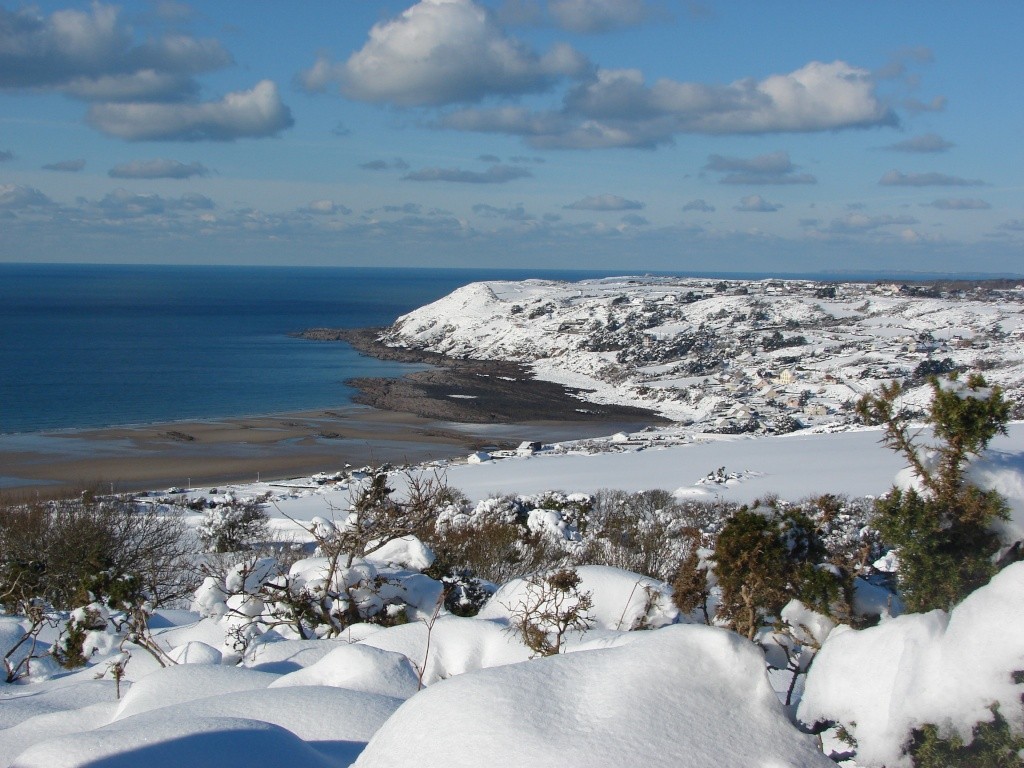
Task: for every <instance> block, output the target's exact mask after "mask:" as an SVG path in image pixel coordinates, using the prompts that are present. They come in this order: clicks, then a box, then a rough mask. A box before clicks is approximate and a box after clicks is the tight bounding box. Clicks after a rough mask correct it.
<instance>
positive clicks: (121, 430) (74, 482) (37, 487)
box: [0, 337, 664, 494]
mask: <svg viewBox="0 0 1024 768" xmlns="http://www.w3.org/2000/svg"><path fill="white" fill-rule="evenodd" d="M325 343H328V342H326V341H325ZM372 346H373V345H371V344H367V343H365V337H364V343H363V344H362V345H361V351H363V352H364V353H373V352H379V353H382V354H385V353H384V351H383V350H380V349H376V350H375V349H373V348H372ZM430 363H431V364H432V365H433V366H434V367H432V368H431V370H429V371H423V372H418V373H415V374H410V375H409V376H407V377H404V378H402V379H360V380H358V381H355V382H352V383H354V384H355V385H356V386H357V387H358V388H359V390H360V395H359V396H358V397H357V398H356V401H357V402H361V403H362V404H359V405H344V406H341V407H338V408H329V409H319V410H314V411H303V412H296V413H283V414H271V415H260V416H250V417H233V418H224V419H207V420H191V421H181V422H166V423H159V424H141V425H128V426H119V427H111V428H105V429H87V430H69V431H57V432H45V433H28V434H8V435H0V491H2V492H5V493H11V494H22V493H26V492H27V493H35V492H40V493H43V492H46V493H60V492H68V491H74V490H78V489H81V488H84V487H89V486H96V485H99V486H101V487H103V488H107V486H110V487H111V488H112V489H113V490H115V491H136V490H147V489H159V488H166V487H181V488H187V487H188V486H190V485H191V486H202V485H205V486H209V485H215V484H225V483H231V482H252V481H254V480H257V479H261V480H264V481H266V480H274V479H286V478H292V477H298V476H304V475H310V474H315V473H317V472H328V473H331V472H337V471H339V470H342V469H344V468H345V467H346V466H352V467H363V466H368V465H380V464H385V463H387V464H392V465H404V464H416V463H421V462H427V461H432V460H437V459H458V458H461V457H464V456H467V455H468V454H469V453H471V452H473V451H477V450H481V449H487V448H514V447H516V446H517V445H518V444H519V443H520V442H522V441H525V440H529V441H540V442H556V441H565V440H573V439H582V438H587V437H599V436H604V435H609V434H613V433H615V432H618V431H633V430H638V429H642V428H643V427H644V426H647V425H649V424H655V423H662V422H663V421H664V420H662V419H660V418H658V417H657V416H656V415H654V414H652V413H650V412H648V411H643V410H641V409H635V408H621V407H604V406H601V407H597V406H593V405H592V404H587V403H583V402H582V401H581V400H580V399H579V398H578V397H577V396H576V394H575V393H573V392H571V391H568V390H565V389H563V388H562V387H560V386H558V385H555V384H551V383H549V382H542V381H537V380H535V379H532V378H531V377H530V376H529V375H528V373H527V372H526V371H525V370H524V369H522V368H519V367H518V366H516V367H512V366H510V365H509V364H506V363H490V362H480V361H464V360H462V361H448V360H445V359H442V358H438V357H436V356H435V357H432V358H431V359H430Z"/></svg>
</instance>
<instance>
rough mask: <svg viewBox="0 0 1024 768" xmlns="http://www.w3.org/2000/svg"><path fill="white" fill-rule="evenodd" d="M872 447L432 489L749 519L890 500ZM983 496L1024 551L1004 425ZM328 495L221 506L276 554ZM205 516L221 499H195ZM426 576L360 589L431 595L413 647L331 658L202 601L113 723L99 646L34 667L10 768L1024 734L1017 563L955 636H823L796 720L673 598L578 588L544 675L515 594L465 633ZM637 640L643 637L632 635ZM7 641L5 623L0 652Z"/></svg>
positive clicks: (758, 751) (569, 460)
mask: <svg viewBox="0 0 1024 768" xmlns="http://www.w3.org/2000/svg"><path fill="white" fill-rule="evenodd" d="M879 437H880V433H879V432H878V431H877V430H861V431H853V432H846V433H842V434H794V435H787V436H782V437H762V438H749V437H736V436H733V437H722V436H715V437H711V438H707V439H700V438H694V436H693V435H692V434H690V433H686V434H685V435H680V434H675V433H673V432H671V431H668V432H666V433H664V434H661V435H659V434H657V433H655V434H651V433H645V434H643V435H625V436H624V435H619V436H615V437H614V438H609V439H608V440H607V441H604V444H603V445H600V442H601V441H597V442H595V441H587V442H584V443H580V444H569V445H565V446H559V447H557V448H550V447H549V448H548V449H547V450H544V451H542V452H540V453H538V454H536V455H532V456H519V457H509V458H505V459H501V460H490V461H482V462H479V463H461V462H460V463H456V464H452V465H450V466H447V467H434V468H429V469H428V471H431V472H433V471H435V470H436V471H440V472H443V473H444V475H445V477H446V478H447V481H448V482H449V483H450V484H451V485H453V486H454V487H457V488H459V489H461V490H462V491H464V492H465V493H466V495H467V496H468V497H469V498H470V500H481V499H484V498H486V497H488V496H489V495H491V494H493V493H495V492H502V491H515V492H518V493H530V492H535V491H541V490H550V489H561V490H562V491H564V492H566V493H572V492H577V491H581V492H593V491H596V490H598V489H600V488H621V489H626V490H630V489H633V490H641V489H651V488H662V489H666V490H670V491H673V492H674V493H675V494H676V495H677V496H678V497H680V498H705V499H715V498H722V499H725V500H732V501H744V502H746V501H752V500H753V499H754V498H755V497H759V496H761V497H763V496H765V495H766V494H770V493H778V494H780V495H782V496H784V497H786V498H791V499H799V498H801V497H804V496H808V495H811V494H819V493H823V492H832V493H842V494H851V495H865V494H879V493H883V492H884V491H886V489H887V488H888V487H889V486H890V485H891V483H892V482H893V481H894V479H895V477H896V475H897V473H898V472H899V471H900V470H901V469H902V462H901V461H900V460H899V459H898V458H897V457H896V456H895V455H894V454H893V453H892V452H890V451H888V450H886V449H885V448H883V447H882V446H881V445H880V444H879ZM660 442H664V443H667V445H665V446H659V443H660ZM598 448H601V450H598ZM720 467H724V468H725V472H724V473H718V474H717V475H716V473H715V472H714V470H717V469H718V468H720ZM972 472H973V477H974V478H975V479H976V480H978V481H979V482H982V483H984V484H986V485H988V486H992V487H996V488H998V489H999V490H1000V491H1001V492H1002V493H1004V494H1005V495H1006V496H1007V497H1008V499H1009V500H1010V503H1011V507H1012V509H1013V512H1014V517H1015V519H1014V524H1015V530H1014V531H1013V533H1014V534H1017V535H1024V424H1021V423H1014V424H1011V425H1010V429H1009V435H1008V436H1005V437H1000V438H997V440H995V441H994V442H993V444H992V447H991V450H990V451H989V452H988V453H987V454H986V456H985V457H984V458H983V460H981V461H979V462H977V463H976V465H975V466H974V468H973V469H972ZM709 475H710V476H711V477H710V478H709ZM716 477H717V480H716V479H715V478H716ZM323 480H324V478H299V479H297V480H295V481H292V482H290V483H285V484H278V485H265V484H264V485H248V486H234V487H221V488H218V489H217V494H219V495H221V496H227V495H230V496H232V497H235V498H244V497H247V496H255V495H262V494H266V493H269V494H270V496H269V503H270V506H269V509H270V510H271V514H272V517H273V522H274V524H275V526H276V527H277V528H278V530H279V531H280V532H292V533H301V532H304V531H306V530H307V529H308V528H310V527H312V524H314V523H315V522H316V518H331V517H332V515H336V514H337V513H338V512H339V511H341V510H344V509H345V508H346V505H347V503H348V499H349V496H348V490H347V488H346V487H345V484H344V483H332V482H323ZM202 494H210V489H202V490H194V491H192V493H191V495H192V497H193V498H196V497H198V496H200V495H202ZM183 495H184V494H183ZM303 524H305V525H303ZM425 557H426V558H429V555H428V554H427V553H424V552H423V551H422V549H421V548H417V547H416V546H415V543H414V542H406V543H405V544H402V543H401V542H399V543H398V546H391V547H390V548H389V550H388V552H387V553H384V552H383V551H382V552H378V553H376V554H375V555H374V556H373V557H372V558H367V560H366V563H365V565H364V566H360V567H365V568H372V569H375V570H374V572H375V573H379V574H384V573H388V574H392V575H393V574H395V573H397V572H399V571H401V573H404V574H405V577H406V578H411V577H414V576H418V577H419V581H415V580H412V581H408V582H405V586H404V587H403V588H404V589H405V590H406V596H407V598H408V600H409V602H410V604H411V605H414V606H417V607H416V608H414V609H413V610H412V612H411V615H410V617H409V618H410V619H411V620H410V621H409V623H406V624H402V625H399V626H394V627H388V628H382V627H379V626H371V625H369V624H356V625H353V626H351V627H349V628H348V629H347V630H346V632H345V633H344V634H342V635H341V636H339V637H336V638H333V639H310V640H296V639H282V638H283V637H286V636H287V635H273V634H270V635H267V636H266V637H264V638H262V640H263V642H256V643H252V644H251V645H250V647H249V648H248V649H247V650H246V651H245V653H244V655H242V656H239V654H238V652H237V646H235V645H233V644H232V634H231V630H232V627H233V626H235V627H237V625H238V622H237V613H236V614H224V613H221V614H219V613H218V611H217V609H216V606H217V604H218V600H220V601H221V602H223V599H222V598H219V597H218V595H217V593H216V590H214V591H211V590H210V589H209V588H207V589H206V590H205V591H203V590H201V594H200V599H199V600H198V602H197V605H196V606H194V609H196V610H195V611H164V612H160V613H158V614H157V615H156V617H155V619H154V621H153V627H154V633H155V637H156V639H157V641H158V642H159V643H160V644H161V646H162V647H163V648H164V649H165V650H166V651H167V652H168V653H169V655H170V656H171V657H172V658H173V659H175V660H177V661H178V662H179V663H177V664H174V665H171V666H168V667H166V668H161V667H160V666H159V665H158V664H157V663H156V661H155V660H154V659H153V657H152V656H150V655H149V654H147V653H145V652H144V651H142V650H141V649H139V648H133V647H132V646H130V645H129V646H128V647H129V649H130V650H131V652H132V656H131V659H130V661H129V663H128V664H127V666H126V667H125V677H124V679H123V680H122V681H121V688H122V691H121V698H120V699H118V698H116V694H115V686H116V684H115V682H114V681H113V680H112V679H111V666H110V663H109V662H110V661H111V659H114V660H116V659H117V658H119V657H118V656H117V648H116V647H114V646H112V645H110V644H107V645H104V642H103V638H99V639H98V640H97V641H96V642H95V643H94V645H95V647H96V652H95V655H94V656H93V657H92V658H91V660H90V664H89V665H88V666H87V667H85V668H84V669H81V670H78V671H73V672H64V671H61V670H60V669H59V668H57V667H56V666H54V665H47V664H46V663H39V664H38V665H37V667H36V672H35V674H34V675H33V676H32V677H30V678H29V679H27V680H23V681H21V682H19V683H17V684H12V685H2V686H0V728H2V730H0V765H16V766H20V767H22V768H29V767H32V768H36V767H38V768H63V767H64V766H67V767H69V768H70V766H82V767H84V766H90V767H91V768H98V767H99V766H104V767H106V766H118V767H120V766H129V765H132V766H136V765H146V766H149V768H160V767H161V766H182V765H194V766H218V767H220V768H231V767H232V766H239V768H241V767H242V766H245V767H246V768H251V766H252V765H254V764H274V765H276V764H285V765H287V764H292V765H296V766H299V765H302V766H306V765H309V766H346V765H351V764H355V765H358V766H402V765H409V766H435V765H437V766H441V765H443V766H467V767H468V766H480V765H503V766H520V765H522V766H544V765H562V766H581V767H582V766H609V767H610V766H616V767H620V766H625V765H638V766H661V765H663V766H679V765H715V766H737V768H739V767H741V766H742V767H743V768H747V767H749V766H766V767H767V766H828V765H834V763H833V762H832V761H831V760H829V759H828V758H827V757H825V756H824V754H823V753H822V751H821V749H820V748H819V745H818V743H817V739H816V738H815V737H812V736H810V735H806V734H805V733H802V732H801V731H800V729H799V728H798V727H797V726H796V725H795V724H794V722H803V723H804V724H812V723H814V722H816V721H819V720H827V719H836V720H842V721H843V722H851V721H852V722H856V723H857V728H856V733H855V735H856V737H857V738H858V740H859V744H860V758H859V759H860V760H861V761H862V762H860V763H859V764H861V765H883V764H884V765H887V766H896V765H902V764H906V759H905V758H904V757H901V756H900V747H901V745H902V744H903V743H904V741H905V739H906V738H907V737H908V735H909V733H910V729H911V728H912V727H913V726H914V724H916V723H922V722H935V723H939V724H941V725H943V726H944V727H947V728H950V729H953V730H956V731H958V732H960V733H964V734H966V735H968V736H969V729H970V725H971V724H973V723H974V722H975V721H977V720H978V719H984V718H985V717H986V713H988V712H989V711H990V710H989V709H988V707H990V706H991V705H992V704H994V703H999V704H1000V708H1001V712H1002V713H1003V714H1004V715H1005V716H1006V717H1007V718H1008V719H1011V722H1013V723H1014V724H1020V715H1021V710H1020V704H1019V699H1020V694H1021V692H1022V688H1021V686H1020V685H1016V684H1014V683H1013V682H1012V680H1011V679H1010V678H1009V677H1008V675H1007V674H1006V672H1007V670H1016V669H1020V668H1022V666H1024V563H1018V564H1016V565H1013V566H1010V567H1008V568H1006V569H1005V570H1004V571H1003V572H1002V573H1001V574H1000V575H999V577H998V578H997V579H996V580H994V581H993V583H992V584H991V585H990V586H988V587H985V588H983V589H982V590H980V591H979V592H977V593H975V595H974V596H972V598H970V600H968V601H966V602H964V603H963V604H962V605H960V606H959V607H958V608H957V609H956V610H954V611H953V613H952V615H949V616H947V615H946V614H945V613H943V612H941V611H937V612H932V613H929V614H925V615H905V616H901V617H896V618H888V619H883V621H882V623H881V624H880V625H879V626H878V627H876V628H874V629H866V630H850V629H846V628H843V627H840V628H835V629H833V628H832V625H831V624H830V623H828V622H824V623H819V624H815V627H816V630H815V631H816V632H817V633H818V634H819V635H820V636H821V637H820V638H819V639H825V637H826V636H828V640H827V641H826V642H825V643H824V650H823V651H822V652H821V653H820V655H819V657H818V659H817V660H816V662H815V664H814V666H813V667H812V670H811V673H810V675H809V676H808V679H807V683H806V691H807V693H806V694H805V695H804V698H803V701H802V703H800V704H799V706H798V707H797V706H794V707H791V708H790V709H788V710H787V709H786V708H785V707H783V706H782V704H781V703H780V699H782V698H784V697H783V693H784V691H785V688H786V684H787V680H785V679H784V678H780V677H778V676H777V675H773V676H771V677H770V676H769V675H768V674H767V673H766V669H765V658H764V655H763V652H762V650H761V649H760V648H759V647H758V646H756V645H754V644H753V643H750V642H748V641H747V640H745V639H742V638H740V637H739V636H737V635H736V634H734V633H731V632H728V631H726V630H725V629H721V628H717V627H708V626H704V625H703V624H697V623H691V622H690V620H689V619H687V618H686V617H680V616H679V614H678V611H677V610H676V609H675V608H674V606H672V604H671V602H670V601H669V600H668V599H667V597H666V596H665V595H667V594H668V593H667V590H668V589H669V588H668V587H667V586H666V585H660V586H659V585H657V584H654V583H653V582H651V580H647V581H646V582H645V581H644V580H643V579H642V578H641V577H638V576H636V575H635V574H630V573H627V572H624V571H620V570H617V569H614V568H609V567H605V566H588V567H581V568H580V569H579V571H580V575H581V577H582V580H583V587H584V588H585V589H587V590H588V591H590V592H591V593H592V595H593V598H594V606H593V610H592V613H593V615H594V619H595V620H594V623H593V625H592V627H591V628H590V629H589V630H587V631H586V632H583V633H570V634H569V636H568V638H567V647H566V648H564V649H563V650H564V651H566V652H564V653H562V654H559V655H556V656H551V657H548V658H543V659H540V658H535V659H531V658H530V656H531V652H530V650H529V649H528V648H527V647H526V646H525V645H524V644H523V642H522V641H521V640H520V639H519V638H518V637H517V636H516V635H515V634H513V633H510V632H509V631H508V629H507V626H508V620H509V615H510V609H511V607H512V606H514V605H515V601H516V599H517V598H516V595H517V594H522V590H523V589H524V588H525V587H524V585H523V583H522V582H519V583H518V584H517V583H513V584H510V585H508V586H507V587H506V588H504V589H503V590H502V591H500V592H499V593H498V594H497V595H495V596H494V597H493V598H492V599H491V602H490V603H489V604H488V605H487V606H485V607H484V609H483V610H482V611H481V613H480V614H479V615H478V616H476V617H474V618H460V617H458V616H454V615H446V613H445V612H444V611H441V612H440V615H435V612H434V606H435V605H436V603H437V600H438V591H439V589H440V586H439V584H438V583H437V582H433V581H432V580H431V579H427V578H426V577H425V576H422V575H420V574H416V573H413V571H414V570H415V567H414V566H416V564H417V562H418V560H422V559H423V558H425ZM414 561H417V562H414ZM402 563H404V565H403V564H402ZM418 564H419V566H420V567H422V565H423V563H422V562H419V563H418ZM396 568H397V569H398V571H396V570H395V569H396ZM403 568H404V569H405V570H402V569H403ZM410 568H412V570H410ZM247 578H248V576H247ZM648 582H650V583H649V584H648ZM645 584H646V585H647V586H648V589H647V590H645V589H638V585H639V586H641V587H643V586H644V585H645ZM659 594H662V597H657V595H659ZM644 595H647V597H644ZM651 595H654V597H651ZM230 599H231V598H229V600H230ZM793 611H796V612H797V615H798V616H799V617H800V618H799V622H794V623H799V624H800V625H801V626H802V625H811V624H814V619H813V617H811V616H808V615H806V613H800V608H799V606H798V605H797V606H794V607H793ZM243 612H244V611H243ZM203 614H205V616H204V615H203ZM641 619H642V621H641ZM639 624H644V625H646V626H647V627H650V628H649V629H648V630H647V631H638V630H630V629H629V628H630V627H633V626H637V625H639ZM17 631H18V629H17V626H16V622H15V621H14V620H13V619H11V618H3V617H0V641H3V642H7V643H10V641H11V638H12V637H13V636H14V635H15V633H16V632H17ZM829 632H831V635H829ZM43 639H45V638H43ZM50 639H52V638H50ZM826 748H837V749H840V750H841V748H842V745H839V744H829V743H826Z"/></svg>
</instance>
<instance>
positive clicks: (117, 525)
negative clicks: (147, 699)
mask: <svg viewBox="0 0 1024 768" xmlns="http://www.w3.org/2000/svg"><path fill="white" fill-rule="evenodd" d="M192 547H193V544H192V541H191V540H190V537H189V536H188V533H187V529H186V526H185V523H184V521H183V520H182V518H181V517H180V516H179V515H173V514H162V513H160V512H159V511H157V510H156V509H154V508H153V507H150V506H143V505H139V504H137V503H136V502H135V500H134V499H132V498H131V497H128V496H117V497H107V498H101V497H97V496H95V495H93V494H91V493H85V494H83V495H82V496H81V497H79V498H74V499H64V500H58V501H53V502H45V503H36V504H29V505H14V506H7V507H4V508H0V599H2V601H3V605H4V608H5V609H7V610H8V611H14V610H17V605H18V604H24V602H25V601H27V600H30V599H42V600H44V601H45V602H46V603H47V604H49V605H50V606H52V607H53V608H55V609H57V610H70V609H72V608H75V607H78V606H81V605H85V604H88V603H90V602H92V601H93V595H92V594H90V593H91V591H92V590H93V589H95V588H96V583H95V581H96V579H97V578H98V577H99V576H100V575H101V574H102V575H104V576H103V577H104V579H106V580H108V581H111V582H112V581H116V580H119V579H132V580H134V581H135V582H137V583H138V588H139V591H140V592H144V593H145V594H146V596H147V598H146V599H147V600H148V602H149V604H150V606H151V607H159V606H161V605H167V604H172V603H175V602H177V601H178V600H180V599H182V598H185V597H186V596H188V595H190V594H191V592H192V591H193V590H194V589H195V582H196V579H195V576H194V568H193V567H192V565H193V563H192ZM95 597H96V598H99V597H100V595H95Z"/></svg>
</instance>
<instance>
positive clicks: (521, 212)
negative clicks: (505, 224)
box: [473, 203, 536, 221]
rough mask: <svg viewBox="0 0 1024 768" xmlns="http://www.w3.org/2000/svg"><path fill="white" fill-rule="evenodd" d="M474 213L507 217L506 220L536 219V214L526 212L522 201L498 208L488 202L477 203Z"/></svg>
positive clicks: (498, 217)
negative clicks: (511, 205) (514, 204)
mask: <svg viewBox="0 0 1024 768" xmlns="http://www.w3.org/2000/svg"><path fill="white" fill-rule="evenodd" d="M473 213H475V214H478V215H479V216H484V217H488V218H497V219H505V220H506V221H534V220H535V219H536V217H535V216H532V215H530V214H529V213H527V212H526V209H525V208H523V205H522V203H520V204H518V205H516V206H513V207H509V208H498V207H496V206H493V205H487V204H486V203H477V204H476V205H474V206H473Z"/></svg>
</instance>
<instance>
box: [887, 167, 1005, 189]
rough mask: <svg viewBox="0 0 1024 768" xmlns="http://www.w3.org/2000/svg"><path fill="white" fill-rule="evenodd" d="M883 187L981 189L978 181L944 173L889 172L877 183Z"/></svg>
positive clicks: (982, 183) (981, 184)
mask: <svg viewBox="0 0 1024 768" xmlns="http://www.w3.org/2000/svg"><path fill="white" fill-rule="evenodd" d="M878 183H879V184H881V185H882V186H883V187H981V186H984V184H985V182H984V181H981V180H980V179H964V178H961V177H959V176H949V175H948V174H945V173H934V172H931V173H902V172H900V171H896V170H893V171H889V172H888V173H886V174H885V175H884V176H882V178H881V179H879V181H878Z"/></svg>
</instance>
